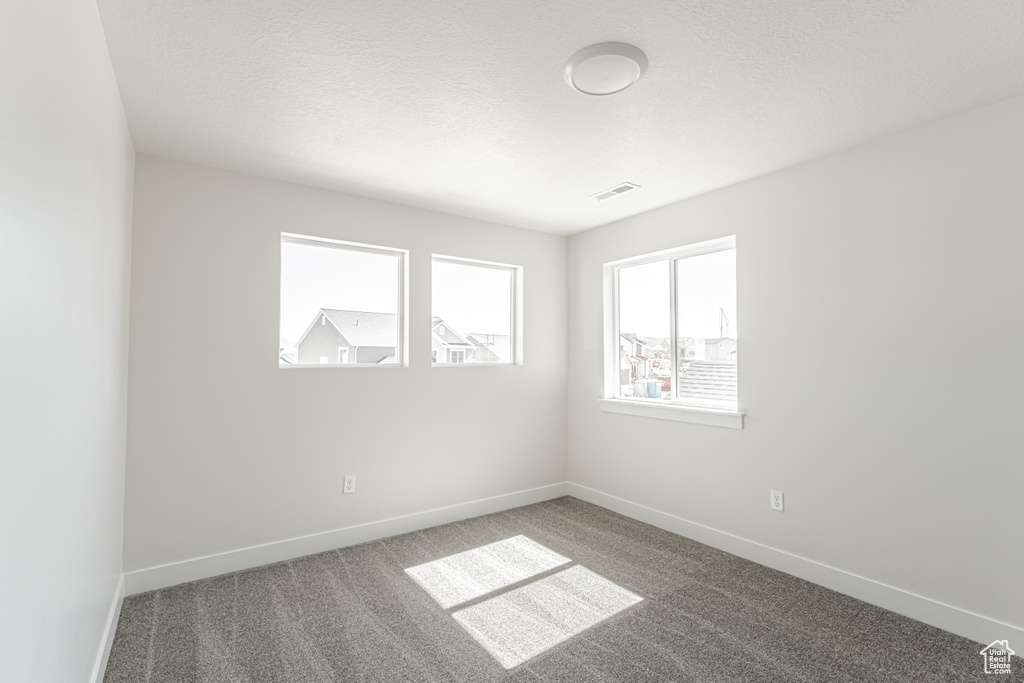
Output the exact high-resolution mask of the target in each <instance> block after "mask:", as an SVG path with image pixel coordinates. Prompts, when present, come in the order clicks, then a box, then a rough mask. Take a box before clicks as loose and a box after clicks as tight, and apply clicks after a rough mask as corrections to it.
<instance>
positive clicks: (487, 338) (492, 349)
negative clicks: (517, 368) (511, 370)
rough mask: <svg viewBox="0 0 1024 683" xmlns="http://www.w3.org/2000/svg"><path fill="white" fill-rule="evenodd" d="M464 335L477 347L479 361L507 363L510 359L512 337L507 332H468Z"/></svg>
mask: <svg viewBox="0 0 1024 683" xmlns="http://www.w3.org/2000/svg"><path fill="white" fill-rule="evenodd" d="M466 337H467V338H468V339H469V341H471V342H473V344H474V345H475V346H476V347H477V359H478V360H479V361H480V362H483V363H508V362H509V361H510V360H511V359H512V353H511V350H512V338H511V337H510V336H509V335H507V334H485V333H482V332H470V333H469V334H468V335H466ZM491 356H493V358H491Z"/></svg>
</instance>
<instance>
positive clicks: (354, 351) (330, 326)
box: [279, 233, 408, 367]
mask: <svg viewBox="0 0 1024 683" xmlns="http://www.w3.org/2000/svg"><path fill="white" fill-rule="evenodd" d="M407 253H408V252H406V251H403V250H400V249H389V248H387V247H376V246H370V245H365V244H355V243H351V242H339V241H336V240H327V239H318V238H313V237H304V236H301V235H293V234H288V233H282V235H281V329H280V360H279V366H280V367H294V366H296V365H300V366H301V365H332V366H338V365H345V366H351V365H396V364H399V365H404V364H405V343H404V339H405V319H406V317H405V316H406V314H405V304H404V301H405V281H406V278H405V267H406V266H405V264H406V255H407Z"/></svg>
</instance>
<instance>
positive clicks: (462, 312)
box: [430, 255, 522, 365]
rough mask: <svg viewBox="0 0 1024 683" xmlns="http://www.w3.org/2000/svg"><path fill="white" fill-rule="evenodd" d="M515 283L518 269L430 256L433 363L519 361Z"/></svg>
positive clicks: (517, 286) (518, 301)
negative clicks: (431, 259)
mask: <svg viewBox="0 0 1024 683" xmlns="http://www.w3.org/2000/svg"><path fill="white" fill-rule="evenodd" d="M521 287H522V268H521V267H518V266H510V265H505V264H499V263H487V262H483V261H470V260H467V259H458V258H453V257H448V256H437V255H435V256H434V258H433V261H432V270H431V310H432V320H431V337H430V344H431V359H432V361H433V363H434V364H435V365H436V364H443V363H450V364H460V365H461V364H505V365H513V364H520V363H522V344H521V339H520V337H519V334H520V331H519V329H520V327H521V326H520V325H519V324H518V321H519V320H520V319H521V315H522V312H521V307H522V304H521V302H522V295H521Z"/></svg>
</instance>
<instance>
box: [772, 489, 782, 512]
mask: <svg viewBox="0 0 1024 683" xmlns="http://www.w3.org/2000/svg"><path fill="white" fill-rule="evenodd" d="M771 508H772V510H775V511H776V512H782V511H783V501H782V491H771Z"/></svg>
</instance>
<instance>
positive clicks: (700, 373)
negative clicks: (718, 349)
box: [677, 360, 736, 402]
mask: <svg viewBox="0 0 1024 683" xmlns="http://www.w3.org/2000/svg"><path fill="white" fill-rule="evenodd" d="M677 395H678V396H679V398H681V399H694V400H698V401H733V402H734V401H736V364H735V363H720V362H715V361H696V360H695V361H690V362H689V364H686V363H684V364H683V368H682V370H681V371H680V373H679V387H678V391H677Z"/></svg>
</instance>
